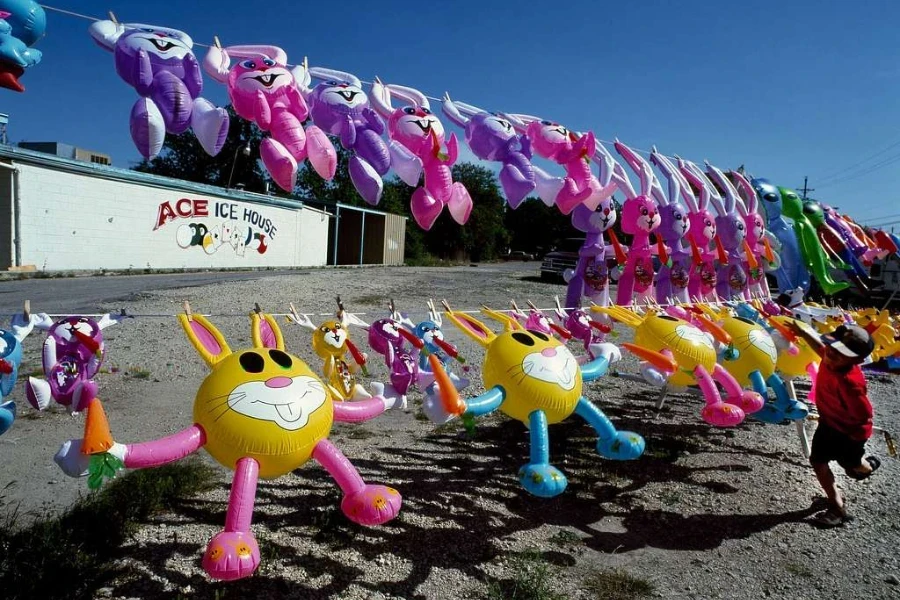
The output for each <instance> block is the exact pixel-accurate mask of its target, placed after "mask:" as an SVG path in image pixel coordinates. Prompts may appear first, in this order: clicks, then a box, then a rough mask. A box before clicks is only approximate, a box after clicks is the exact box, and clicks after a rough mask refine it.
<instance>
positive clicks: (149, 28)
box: [141, 27, 155, 33]
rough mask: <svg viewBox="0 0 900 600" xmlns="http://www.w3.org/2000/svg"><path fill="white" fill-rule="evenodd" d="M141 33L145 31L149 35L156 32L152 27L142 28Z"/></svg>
mask: <svg viewBox="0 0 900 600" xmlns="http://www.w3.org/2000/svg"><path fill="white" fill-rule="evenodd" d="M141 31H145V32H147V33H153V32H154V31H155V29H153V28H152V27H141Z"/></svg>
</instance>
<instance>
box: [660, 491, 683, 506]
mask: <svg viewBox="0 0 900 600" xmlns="http://www.w3.org/2000/svg"><path fill="white" fill-rule="evenodd" d="M659 500H660V502H662V503H663V504H665V505H667V506H673V505H675V504H678V503H679V502H681V493H679V492H678V491H677V490H673V489H665V490H663V491H662V492H660V494H659Z"/></svg>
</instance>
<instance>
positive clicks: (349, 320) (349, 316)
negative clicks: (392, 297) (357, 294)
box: [341, 310, 369, 329]
mask: <svg viewBox="0 0 900 600" xmlns="http://www.w3.org/2000/svg"><path fill="white" fill-rule="evenodd" d="M341 323H342V324H343V325H344V327H346V326H347V325H356V326H357V327H362V328H363V329H368V328H369V324H368V323H366V322H365V321H363V320H362V319H360V318H359V317H357V316H356V315H354V314H353V313H351V312H347V311H346V310H345V311H344V314H343V315H342V317H341Z"/></svg>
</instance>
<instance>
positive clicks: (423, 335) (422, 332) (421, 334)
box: [416, 321, 444, 347]
mask: <svg viewBox="0 0 900 600" xmlns="http://www.w3.org/2000/svg"><path fill="white" fill-rule="evenodd" d="M416 336H417V337H418V338H419V339H420V340H422V341H423V342H425V344H427V345H428V346H430V347H434V346H436V345H437V344H435V340H441V341H443V339H444V332H443V331H441V327H440V325H438V324H437V323H435V322H434V321H422V322H421V323H419V324H418V325H416Z"/></svg>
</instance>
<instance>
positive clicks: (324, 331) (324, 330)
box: [319, 325, 328, 333]
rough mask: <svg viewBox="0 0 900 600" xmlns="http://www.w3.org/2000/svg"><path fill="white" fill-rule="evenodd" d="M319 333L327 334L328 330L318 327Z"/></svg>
mask: <svg viewBox="0 0 900 600" xmlns="http://www.w3.org/2000/svg"><path fill="white" fill-rule="evenodd" d="M319 331H321V332H322V333H328V328H327V327H325V326H324V325H322V326H321V327H319Z"/></svg>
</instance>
